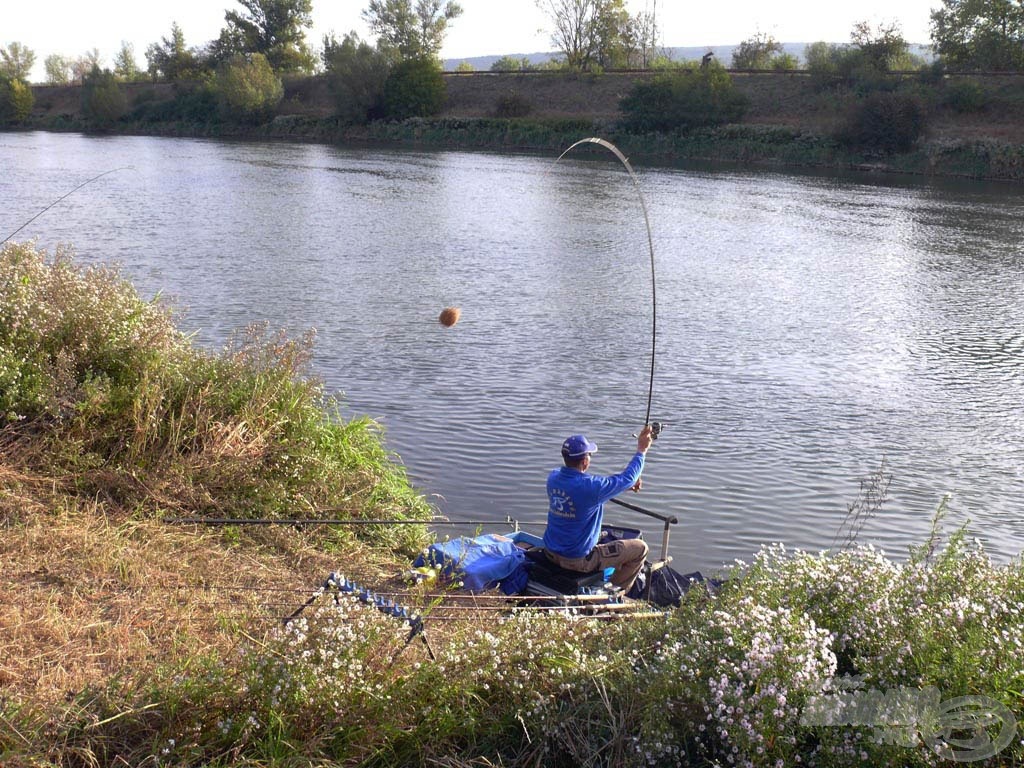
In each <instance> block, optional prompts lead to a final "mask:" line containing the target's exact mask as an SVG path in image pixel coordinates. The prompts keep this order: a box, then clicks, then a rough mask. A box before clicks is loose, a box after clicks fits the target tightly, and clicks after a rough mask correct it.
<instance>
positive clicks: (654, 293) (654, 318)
mask: <svg viewBox="0 0 1024 768" xmlns="http://www.w3.org/2000/svg"><path fill="white" fill-rule="evenodd" d="M583 144H597V145H599V146H602V147H604V148H605V149H607V150H608V151H609V152H611V153H612V154H613V155H615V156H616V157H617V158H619V161H620V162H621V163H622V165H623V166H625V168H626V170H627V171H629V176H630V178H631V179H633V186H634V187H636V194H637V197H639V198H640V208H641V210H643V214H644V225H645V226H646V227H647V245H648V249H649V251H650V256H651V376H650V383H649V384H648V387H647V412H646V413H645V414H644V426H647V425H649V424H651V400H652V398H653V397H654V360H655V354H656V352H657V336H658V288H657V280H656V279H655V274H654V237H653V236H652V235H651V220H650V217H649V216H648V215H647V201H646V200H644V195H643V192H642V191H641V189H640V180H639V179H638V178H637V175H636V173H635V172H634V171H633V166H631V165H630V164H629V160H628V159H627V158H626V156H625V155H624V154H622V152H621V150H619V148H618V147H616V146H615V145H614V144H612V143H611V142H610V141H606V140H605V139H601V138H598V137H597V136H591V137H590V138H587V139H580V140H579V141H577V142H576V143H575V144H573V145H571V146H570V147H569V148H568V149H566V150H565V151H564V152H562V154H560V155H559V156H558V159H557V160H555V162H556V163H557V162H558V161H559V160H561V159H562V158H563V157H565V156H566V155H567V154H569V152H571V151H572V150H573V149H575V148H576V147H579V146H581V145H583ZM652 426H653V429H654V436H655V437H657V436H658V433H659V432H660V431H661V424H659V423H657V422H656V423H655V424H653V425H652Z"/></svg>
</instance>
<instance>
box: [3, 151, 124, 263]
mask: <svg viewBox="0 0 1024 768" xmlns="http://www.w3.org/2000/svg"><path fill="white" fill-rule="evenodd" d="M131 168H132V166H130V165H125V166H122V167H121V168H111V169H110V170H109V171H104V172H103V173H99V174H97V175H95V176H93V177H92V178H91V179H89V180H88V181H83V182H82V183H81V184H79V185H78V186H77V187H75V188H74V189H72V190H71V191H70V192H68V193H67V194H64V195H61V196H60V197H58V198H57V199H56V200H54V201H53V202H52V203H50V204H49V205H48V206H46V207H45V208H43V210H41V211H40V212H39V213H37V214H36V215H35V216H33V217H32V218H31V219H29V220H28V221H26V222H25V223H24V224H22V225H21V226H20V227H18V228H17V229H16V230H14V231H13V232H11V234H9V235H8V236H7V237H5V238H4V239H3V240H0V245H3V244H4V243H6V242H7V241H8V240H10V239H11V238H12V237H14V236H15V235H16V234H18V233H19V232H21V230H23V229H24V228H25V227H27V226H28V225H29V224H31V223H32V222H33V221H35V220H36V219H38V218H39V217H40V216H42V215H43V214H44V213H46V212H47V211H48V210H50V209H51V208H53V207H54V206H55V205H57V203H59V202H60V201H61V200H64V199H65V198H68V197H71V195H73V194H75V192H77V191H78V190H80V189H81V188H82V187H85V186H88V185H89V184H92V183H93V182H94V181H96V180H97V179H102V178H103V177H104V176H106V175H107V174H110V173H115V172H116V171H126V170H130V169H131Z"/></svg>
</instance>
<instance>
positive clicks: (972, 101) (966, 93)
mask: <svg viewBox="0 0 1024 768" xmlns="http://www.w3.org/2000/svg"><path fill="white" fill-rule="evenodd" d="M942 103H943V104H944V105H946V106H947V107H949V108H950V109H952V110H953V111H954V112H956V113H957V114H960V115H963V114H970V113H973V112H981V111H983V110H984V109H985V107H987V106H988V94H987V93H986V92H985V89H984V88H983V87H982V86H981V85H980V84H979V83H977V82H975V81H974V80H957V81H954V82H952V83H949V84H948V85H947V86H946V87H945V89H944V93H943V95H942Z"/></svg>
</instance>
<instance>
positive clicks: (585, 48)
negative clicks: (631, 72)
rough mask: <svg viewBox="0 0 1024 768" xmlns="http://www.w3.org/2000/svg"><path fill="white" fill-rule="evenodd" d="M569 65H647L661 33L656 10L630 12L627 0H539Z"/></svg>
mask: <svg viewBox="0 0 1024 768" xmlns="http://www.w3.org/2000/svg"><path fill="white" fill-rule="evenodd" d="M536 2H537V7H538V8H539V9H540V10H541V11H542V12H544V14H545V15H546V16H547V17H548V19H549V21H550V22H551V25H552V29H553V31H552V33H551V42H552V44H553V45H554V46H555V47H556V48H557V49H558V50H559V51H560V52H561V53H562V55H563V56H564V57H565V66H567V67H568V68H569V69H575V70H581V71H587V70H591V69H593V68H595V67H599V68H602V69H610V68H623V67H637V66H640V67H647V66H649V65H650V63H651V61H652V60H653V59H654V57H655V47H656V46H655V41H656V38H657V34H658V25H657V18H656V15H655V13H654V12H650V13H646V12H645V13H641V14H638V15H637V16H631V15H630V14H629V11H628V10H627V9H626V4H625V0H536Z"/></svg>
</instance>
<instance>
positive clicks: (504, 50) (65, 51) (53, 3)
mask: <svg viewBox="0 0 1024 768" xmlns="http://www.w3.org/2000/svg"><path fill="white" fill-rule="evenodd" d="M460 3H461V5H462V7H463V11H464V12H463V14H462V16H460V17H459V18H458V19H456V20H455V22H453V24H452V26H451V28H450V31H449V33H448V36H447V39H446V42H445V46H444V50H443V51H442V55H443V57H444V58H446V59H459V58H468V57H471V56H487V55H492V54H493V55H501V54H516V53H535V52H539V51H549V50H551V49H552V46H551V40H550V32H549V30H550V24H549V23H548V20H547V17H546V16H545V14H544V13H543V12H541V11H540V10H538V8H537V5H536V3H535V2H534V0H460ZM650 4H651V0H631V1H630V2H628V5H629V7H630V8H631V10H633V11H634V12H636V11H642V10H644V8H646V7H649V6H650ZM939 6H941V0H857V2H852V1H849V2H840V3H835V2H829V1H828V0H824V1H823V0H788V1H784V2H782V3H777V4H770V3H766V2H764V0H731V1H730V2H715V1H714V0H659V2H658V3H657V12H658V19H659V26H660V27H661V30H662V40H661V42H662V44H664V45H667V46H709V47H711V48H712V49H713V48H714V46H715V45H730V44H735V43H738V42H740V41H741V40H743V39H745V38H748V37H750V36H751V35H752V34H754V33H755V32H758V31H760V32H766V33H768V34H771V35H772V36H773V37H775V39H776V40H779V41H780V42H814V41H817V40H825V41H828V42H848V41H849V36H850V29H851V28H852V27H853V25H854V24H855V23H856V22H858V21H869V22H871V23H872V24H876V23H878V22H887V23H888V22H898V23H899V25H900V27H901V28H902V30H903V36H904V37H905V38H906V39H907V41H908V42H911V43H922V44H926V43H928V41H929V38H928V23H929V16H930V12H931V10H932V9H933V8H937V7H939ZM365 7H366V2H365V0H313V19H314V27H313V30H312V33H311V34H310V35H309V39H310V41H311V42H315V43H317V44H319V41H320V39H321V38H322V36H323V35H324V33H327V32H332V31H333V32H335V33H336V34H337V36H338V37H341V36H342V35H343V34H345V33H346V32H349V31H352V30H355V31H356V32H358V33H359V35H360V36H361V37H362V38H364V39H369V37H370V35H369V33H368V31H367V29H366V25H365V24H364V23H363V20H362V10H363V9H364V8H365ZM228 8H235V9H240V8H241V6H240V5H238V3H237V2H235V1H234V0H174V1H173V2H154V1H153V0H92V2H82V0H27V1H25V0H0V45H7V44H9V43H11V42H13V41H17V42H19V43H23V44H25V45H27V46H28V47H29V48H31V49H32V50H33V51H35V53H36V69H35V79H37V80H41V79H42V77H43V69H42V62H43V59H45V58H46V57H47V56H48V55H50V54H51V53H59V54H62V55H65V56H69V57H74V56H79V55H81V54H82V53H84V52H85V51H87V50H91V49H93V48H98V49H99V51H100V54H101V55H102V57H103V63H104V64H105V65H106V66H111V65H112V63H113V57H114V55H115V54H116V53H117V51H118V49H119V48H120V47H121V41H122V40H124V41H127V42H129V43H131V44H133V45H134V47H135V57H136V60H137V62H138V64H139V66H140V67H142V68H145V66H146V59H145V51H146V48H147V47H148V46H149V45H150V44H151V43H154V42H157V41H158V40H160V39H161V38H162V37H166V36H168V35H169V33H170V29H171V24H172V22H175V21H176V22H178V24H179V25H180V26H181V28H182V31H183V32H184V33H185V41H186V42H187V43H188V44H189V45H190V46H191V45H199V44H202V43H205V42H207V41H209V40H212V39H214V38H215V37H217V35H218V34H219V32H220V30H221V28H222V27H223V26H224V11H225V10H226V9H228ZM725 63H726V64H727V63H728V62H725Z"/></svg>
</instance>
